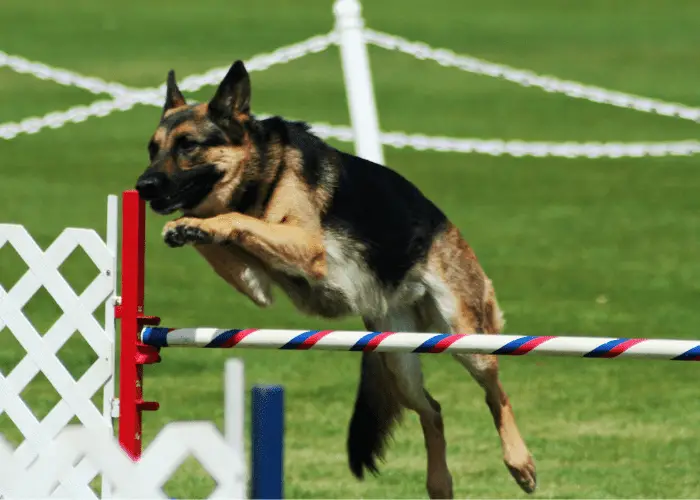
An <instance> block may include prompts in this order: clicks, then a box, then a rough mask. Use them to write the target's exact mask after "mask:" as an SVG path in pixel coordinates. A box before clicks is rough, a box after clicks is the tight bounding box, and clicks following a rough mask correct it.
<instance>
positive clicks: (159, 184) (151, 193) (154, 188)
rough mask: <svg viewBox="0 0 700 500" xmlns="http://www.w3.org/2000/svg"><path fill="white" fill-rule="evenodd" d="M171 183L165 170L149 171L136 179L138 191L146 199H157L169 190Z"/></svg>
mask: <svg viewBox="0 0 700 500" xmlns="http://www.w3.org/2000/svg"><path fill="white" fill-rule="evenodd" d="M169 183H170V182H169V179H168V176H167V175H166V174H164V173H163V172H149V173H146V174H144V175H142V176H141V177H139V179H138V181H136V191H138V192H139V196H140V197H141V198H142V199H144V200H146V201H151V200H156V199H158V198H161V197H163V195H164V194H165V193H166V192H167V188H168V184H169Z"/></svg>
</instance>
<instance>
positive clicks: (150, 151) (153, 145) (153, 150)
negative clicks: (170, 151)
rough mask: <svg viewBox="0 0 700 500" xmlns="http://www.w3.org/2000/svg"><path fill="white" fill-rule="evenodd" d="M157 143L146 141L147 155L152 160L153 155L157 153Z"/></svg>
mask: <svg viewBox="0 0 700 500" xmlns="http://www.w3.org/2000/svg"><path fill="white" fill-rule="evenodd" d="M158 149H160V148H159V147H158V144H156V143H155V142H153V141H151V142H149V143H148V157H149V158H150V159H151V161H153V157H154V156H155V155H157V154H158Z"/></svg>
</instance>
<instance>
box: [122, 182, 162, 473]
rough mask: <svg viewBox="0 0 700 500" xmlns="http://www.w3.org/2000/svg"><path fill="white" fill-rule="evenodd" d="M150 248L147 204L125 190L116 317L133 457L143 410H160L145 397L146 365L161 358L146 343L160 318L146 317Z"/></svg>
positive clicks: (126, 434) (125, 436) (125, 438)
mask: <svg viewBox="0 0 700 500" xmlns="http://www.w3.org/2000/svg"><path fill="white" fill-rule="evenodd" d="M145 251H146V210H145V203H144V201H143V200H142V199H141V198H140V197H139V194H138V192H136V191H134V190H130V191H124V192H123V193H122V262H121V272H122V279H121V304H120V305H118V306H117V307H116V314H115V317H116V318H118V319H119V320H120V321H121V353H120V358H119V372H120V373H119V442H120V443H121V445H122V448H124V449H125V450H126V451H127V453H129V455H130V456H131V458H132V459H134V460H138V458H139V457H140V456H141V412H143V411H154V410H157V409H158V403H157V402H154V401H144V400H143V365H144V364H150V363H157V362H158V361H160V357H159V355H158V349H155V348H153V347H151V346H147V345H144V344H142V343H141V342H140V341H139V332H140V330H141V328H142V327H143V326H144V325H157V324H158V323H159V322H160V320H159V319H158V318H157V317H153V316H145V315H144V310H143V295H144V285H143V283H144V257H145Z"/></svg>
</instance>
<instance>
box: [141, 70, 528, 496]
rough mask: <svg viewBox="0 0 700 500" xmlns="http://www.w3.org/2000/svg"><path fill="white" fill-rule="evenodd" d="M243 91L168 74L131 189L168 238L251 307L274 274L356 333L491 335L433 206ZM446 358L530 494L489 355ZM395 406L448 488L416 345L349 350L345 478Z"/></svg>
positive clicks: (479, 290)
mask: <svg viewBox="0 0 700 500" xmlns="http://www.w3.org/2000/svg"><path fill="white" fill-rule="evenodd" d="M250 97H251V88H250V79H249V76H248V72H247V71H246V69H245V66H244V65H243V63H242V62H241V61H236V62H234V63H233V65H232V66H231V68H230V69H229V71H228V73H227V74H226V76H225V77H224V79H223V80H222V82H221V83H220V85H219V87H218V89H217V90H216V93H215V94H214V96H213V98H212V99H211V100H210V101H209V102H208V103H201V104H193V105H188V104H187V103H186V102H185V99H184V97H183V95H182V93H181V92H180V90H179V89H178V86H177V83H176V80H175V73H174V71H172V70H171V71H170V72H169V73H168V78H167V91H166V98H165V105H164V108H163V112H162V115H161V119H160V123H159V125H158V127H157V129H156V131H155V133H154V134H153V136H152V138H151V140H150V142H149V143H148V153H149V155H150V165H149V166H148V168H147V169H146V170H145V172H143V174H142V175H141V176H140V177H139V179H138V181H137V183H136V189H137V190H138V192H139V193H140V196H141V197H142V198H143V199H144V200H146V201H148V202H150V206H151V208H152V209H153V210H154V211H155V212H157V213H158V214H163V215H164V214H171V213H173V212H175V211H178V210H180V211H181V212H182V214H183V216H182V217H180V218H177V219H175V220H172V221H169V222H167V223H166V224H165V227H164V229H163V233H162V234H163V239H164V240H165V243H166V244H167V245H169V246H170V247H181V246H184V245H191V246H193V247H194V248H195V250H197V251H198V252H199V253H200V254H201V255H202V256H203V257H204V258H205V259H206V260H207V261H208V263H209V264H210V265H211V267H212V268H213V269H214V271H215V272H216V273H217V274H218V275H219V276H220V277H221V278H223V279H224V280H226V281H227V282H228V283H229V284H230V285H232V286H233V287H234V288H235V289H236V290H238V291H239V292H240V293H242V294H244V295H246V296H247V297H249V298H250V300H252V301H253V302H254V303H255V304H257V305H258V306H261V307H262V306H268V305H270V304H271V303H272V293H271V289H272V285H273V284H276V285H277V286H278V287H280V288H281V289H282V290H283V291H284V292H285V293H286V294H287V295H288V296H289V297H290V299H291V300H292V301H293V303H294V304H295V306H296V307H297V308H298V309H299V310H300V311H302V312H304V313H306V314H310V315H317V316H321V317H325V318H337V317H340V316H346V315H358V316H360V317H362V319H363V321H364V324H365V326H366V328H367V329H368V330H370V331H402V332H432V331H438V332H460V333H484V334H496V333H499V331H500V330H501V328H502V325H503V320H502V314H501V311H500V309H499V307H498V304H497V301H496V295H495V292H494V288H493V285H492V283H491V281H490V280H489V279H488V278H487V276H486V274H485V273H484V271H483V270H482V268H481V266H480V264H479V263H478V261H477V259H476V256H475V255H474V252H473V251H472V249H471V248H470V247H469V245H468V244H467V243H466V242H465V240H464V239H463V238H462V236H461V234H460V232H459V230H458V229H457V227H455V226H454V225H453V224H452V223H450V221H449V220H448V219H447V218H446V216H445V215H444V214H443V213H442V212H441V211H440V209H439V208H438V207H436V206H435V205H434V204H433V203H432V202H431V201H430V200H428V199H427V198H426V197H424V196H423V194H422V193H421V192H420V191H419V190H418V189H417V188H416V187H415V186H414V185H413V184H412V183H410V182H409V181H408V180H406V179H405V178H403V177H402V176H401V175H399V174H398V173H396V172H394V171H393V170H390V169H389V168H387V167H384V166H382V165H377V164H375V163H372V162H370V161H367V160H364V159H362V158H359V157H357V156H353V155H351V154H348V153H344V152H342V151H339V150H337V149H335V148H333V147H331V146H330V145H328V144H326V143H325V142H323V141H322V140H321V139H319V138H318V137H316V136H314V135H313V134H312V133H311V132H310V130H309V127H308V126H307V125H306V124H304V123H301V122H291V121H287V120H285V119H283V118H280V117H272V118H267V119H256V118H255V117H254V116H253V115H252V114H251V110H250ZM453 357H454V358H456V360H457V361H459V363H461V364H462V365H463V366H464V368H466V370H467V371H468V372H469V374H470V375H471V376H472V377H473V378H474V379H475V380H476V382H478V383H479V384H480V386H481V387H482V388H483V389H484V392H485V395H486V404H487V405H488V408H489V410H490V411H491V414H492V416H493V420H494V423H495V426H496V429H497V430H498V434H499V436H500V439H501V445H502V450H503V459H504V462H505V465H506V466H507V468H508V469H509V471H510V472H511V474H512V475H513V477H514V478H515V480H516V481H517V483H518V484H519V485H520V487H521V488H522V489H523V490H525V491H526V492H528V493H531V492H533V491H534V490H535V485H536V476H535V466H534V462H533V460H532V457H531V455H530V453H529V451H528V449H527V446H526V445H525V442H524V441H523V438H522V437H521V435H520V431H519V430H518V427H517V425H516V422H515V417H514V415H513V410H512V409H511V405H510V403H509V401H508V396H507V395H506V393H505V391H504V389H503V387H502V386H501V383H500V381H499V378H498V364H497V360H496V357H495V356H491V355H476V354H474V355H471V354H454V355H453ZM404 408H407V409H410V410H413V411H415V412H416V413H417V414H418V416H419V417H420V423H421V426H422V429H423V436H424V440H425V448H426V452H427V453H426V454H427V479H426V485H427V491H428V494H429V496H430V497H431V498H452V495H453V490H452V477H451V475H450V472H449V470H448V466H447V459H446V442H445V435H444V429H443V419H442V415H441V411H440V404H439V403H438V402H437V401H436V400H435V399H433V398H432V396H431V395H430V394H429V393H428V391H427V390H426V389H425V388H424V387H423V374H422V371H421V364H420V360H419V357H418V354H414V353H396V352H392V353H388V352H386V353H385V352H381V353H380V352H364V353H363V354H362V363H361V376H360V381H359V385H358V390H357V396H356V400H355V407H354V411H353V414H352V418H351V420H350V425H349V433H348V438H347V452H348V458H349V465H350V469H351V471H352V473H353V474H354V476H356V477H357V478H358V479H362V478H363V475H364V471H365V469H366V470H367V471H369V472H371V473H373V474H377V473H378V469H377V461H378V460H383V453H384V449H385V446H386V442H387V440H388V438H389V436H390V434H391V431H392V427H393V424H394V423H396V422H397V421H398V419H399V417H400V415H401V413H402V410H403V409H404Z"/></svg>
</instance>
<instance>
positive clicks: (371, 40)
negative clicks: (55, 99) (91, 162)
mask: <svg viewBox="0 0 700 500" xmlns="http://www.w3.org/2000/svg"><path fill="white" fill-rule="evenodd" d="M358 5H359V4H358ZM361 38H362V40H363V43H366V44H370V45H375V46H377V47H381V48H383V49H386V50H392V51H398V52H401V53H403V54H406V55H410V56H412V57H415V58H417V59H421V60H431V61H434V62H436V63H438V64H440V65H442V66H446V67H452V68H455V69H459V70H462V71H467V72H470V73H475V74H479V75H484V76H489V77H494V78H499V79H502V80H506V81H509V82H512V83H515V84H517V85H521V86H525V87H533V88H539V89H541V90H544V91H546V92H550V93H559V94H562V95H565V96H568V97H571V98H576V99H584V100H588V101H590V102H594V103H601V104H607V105H611V106H616V107H622V108H628V109H632V110H636V111H640V112H644V113H652V114H657V115H661V116H667V117H675V118H678V119H683V120H690V121H695V122H697V121H700V108H697V107H691V106H686V105H683V104H679V103H670V102H665V101H662V100H659V99H652V98H647V97H642V96H636V95H632V94H628V93H624V92H618V91H613V90H608V89H605V88H601V87H597V86H592V85H586V84H583V83H579V82H575V81H571V80H563V79H559V78H556V77H553V76H545V75H538V74H536V73H534V72H532V71H528V70H522V69H517V68H512V67H510V66H506V65H502V64H496V63H492V62H488V61H484V60H481V59H478V58H475V57H471V56H467V55H460V54H455V53H454V52H453V51H451V50H449V49H444V48H434V47H431V46H430V45H428V44H425V43H423V42H413V41H409V40H407V39H405V38H402V37H398V36H394V35H390V34H386V33H382V32H378V31H374V30H371V29H362V37H361ZM339 39H340V36H339V33H338V29H337V27H336V29H334V30H333V31H331V32H329V33H326V34H321V35H317V36H313V37H311V38H308V39H306V40H303V41H301V42H299V43H295V44H292V45H287V46H284V47H280V48H278V49H276V50H274V51H272V52H270V53H267V54H259V55H256V56H253V57H251V58H250V59H248V60H247V61H246V66H247V68H248V69H249V70H250V71H263V70H266V69H268V68H270V67H272V66H274V65H278V64H284V63H288V62H291V61H294V60H296V59H299V58H301V57H304V56H306V55H309V54H315V53H319V52H323V51H324V50H326V49H328V48H329V47H331V46H334V45H338V44H339ZM0 67H7V68H9V69H11V70H13V71H15V72H18V73H22V74H28V75H32V76H35V77H37V78H40V79H43V80H48V81H52V82H55V83H58V84H61V85H67V86H73V87H78V88H81V89H84V90H86V91H88V92H91V93H93V94H98V95H101V94H107V95H109V96H111V97H112V99H111V100H110V99H101V100H98V101H95V102H93V103H91V104H88V105H80V106H75V107H72V108H70V109H67V110H64V111H54V112H51V113H48V114H46V115H44V116H41V117H30V118H27V119H24V120H21V121H19V122H8V123H4V124H0V138H3V139H7V140H10V139H13V138H15V137H17V136H18V135H21V134H35V133H38V132H39V131H41V130H43V129H45V128H54V129H55V128H60V127H63V126H65V125H66V124H69V123H80V122H83V121H85V120H87V119H89V118H91V117H104V116H108V115H110V114H112V113H114V112H116V111H127V110H130V109H132V108H133V107H134V106H136V105H138V104H142V105H152V106H161V105H162V102H163V96H164V92H165V89H164V85H161V86H159V87H152V88H142V89H138V88H134V87H129V86H126V85H123V84H121V83H117V82H107V81H105V80H103V79H100V78H97V77H94V76H85V75H81V74H78V73H76V72H73V71H70V70H67V69H63V68H56V67H53V66H49V65H47V64H44V63H40V62H35V61H30V60H28V59H26V58H23V57H20V56H17V55H11V54H7V53H5V52H2V51H0ZM227 69H228V67H219V68H214V69H212V70H210V71H207V72H205V73H202V74H196V75H190V76H188V77H186V78H184V79H183V80H182V81H181V83H180V88H181V89H182V90H184V91H188V92H195V91H197V90H200V89H201V88H203V87H205V86H209V85H217V84H218V83H219V82H220V81H221V79H222V78H223V76H224V74H225V73H226V70H227ZM261 116H265V115H261ZM312 129H313V131H314V132H315V133H316V134H318V135H319V136H320V137H322V138H324V139H336V140H339V141H344V142H351V141H353V139H354V137H353V131H352V129H351V128H350V127H345V126H334V125H330V124H327V123H313V124H312ZM379 141H380V142H381V143H382V144H383V145H387V146H391V147H394V148H411V149H415V150H419V151H422V150H430V151H440V152H456V153H480V154H487V155H492V156H500V155H510V156H514V157H522V156H533V157H547V156H554V157H564V158H601V157H607V158H623V157H644V156H689V155H695V154H698V153H700V141H696V140H684V141H673V142H575V141H568V142H549V141H535V142H528V141H520V140H504V139H477V138H454V137H434V136H433V137H431V136H426V135H423V134H407V133H404V132H398V131H395V132H385V133H381V134H380V136H379Z"/></svg>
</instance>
